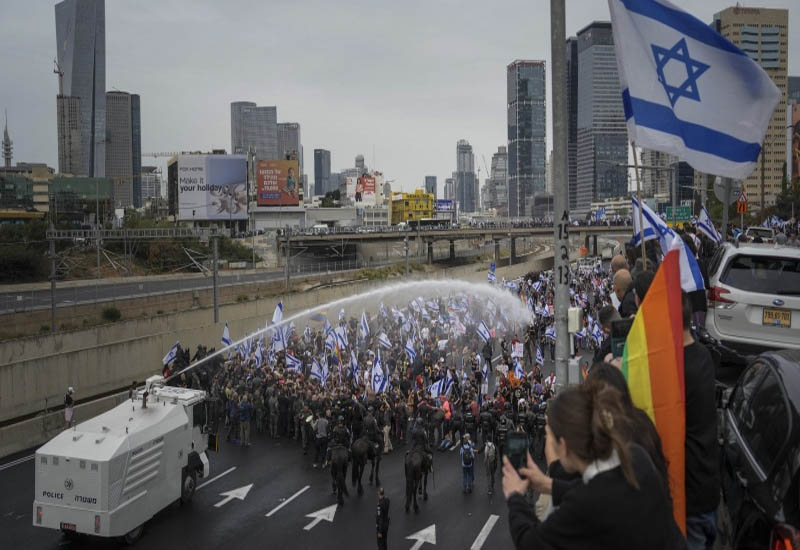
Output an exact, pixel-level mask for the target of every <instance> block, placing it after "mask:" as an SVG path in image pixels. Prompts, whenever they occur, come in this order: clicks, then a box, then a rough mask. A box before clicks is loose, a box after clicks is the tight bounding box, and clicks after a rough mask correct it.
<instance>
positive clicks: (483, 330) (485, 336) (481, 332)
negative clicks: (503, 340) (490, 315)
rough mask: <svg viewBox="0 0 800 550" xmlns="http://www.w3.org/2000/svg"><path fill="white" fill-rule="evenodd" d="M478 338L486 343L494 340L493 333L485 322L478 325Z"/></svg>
mask: <svg viewBox="0 0 800 550" xmlns="http://www.w3.org/2000/svg"><path fill="white" fill-rule="evenodd" d="M478 336H480V337H481V340H483V342H484V343H486V342H488V341H489V340H490V339H491V338H492V333H491V332H490V331H489V327H487V326H486V323H485V322H484V321H481V324H480V325H478Z"/></svg>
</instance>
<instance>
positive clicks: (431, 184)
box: [425, 176, 436, 199]
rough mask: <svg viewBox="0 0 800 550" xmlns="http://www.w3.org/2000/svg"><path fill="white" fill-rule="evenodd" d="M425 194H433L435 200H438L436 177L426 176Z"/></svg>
mask: <svg viewBox="0 0 800 550" xmlns="http://www.w3.org/2000/svg"><path fill="white" fill-rule="evenodd" d="M425 192H426V193H433V198H434V199H435V198H436V176H425Z"/></svg>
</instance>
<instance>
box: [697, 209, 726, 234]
mask: <svg viewBox="0 0 800 550" xmlns="http://www.w3.org/2000/svg"><path fill="white" fill-rule="evenodd" d="M697 229H699V230H700V231H701V232H702V233H704V234H705V235H706V237H708V238H709V239H711V240H712V241H714V242H716V243H721V242H722V235H720V234H719V231H717V228H716V227H714V222H713V221H712V220H711V216H709V214H708V210H706V205H705V204H704V205H703V206H701V207H700V218H699V219H698V220H697Z"/></svg>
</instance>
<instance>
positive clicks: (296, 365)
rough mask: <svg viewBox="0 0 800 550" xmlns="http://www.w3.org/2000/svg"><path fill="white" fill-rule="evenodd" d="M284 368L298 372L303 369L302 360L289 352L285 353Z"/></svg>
mask: <svg viewBox="0 0 800 550" xmlns="http://www.w3.org/2000/svg"><path fill="white" fill-rule="evenodd" d="M286 368H287V369H289V370H293V371H295V372H300V371H301V370H302V369H303V362H302V361H300V359H298V358H297V357H295V356H294V355H292V354H291V353H287V354H286Z"/></svg>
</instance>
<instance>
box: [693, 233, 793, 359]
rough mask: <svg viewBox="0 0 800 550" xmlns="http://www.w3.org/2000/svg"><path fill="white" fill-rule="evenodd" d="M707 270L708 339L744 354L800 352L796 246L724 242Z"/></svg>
mask: <svg viewBox="0 0 800 550" xmlns="http://www.w3.org/2000/svg"><path fill="white" fill-rule="evenodd" d="M708 272H709V281H710V288H709V289H708V314H707V315H706V330H708V332H709V334H710V335H711V336H713V337H714V338H716V339H717V340H720V341H721V342H722V343H723V344H725V345H727V346H728V347H730V348H733V349H735V350H736V351H738V352H739V353H743V354H757V353H760V352H762V351H764V350H768V349H800V248H792V247H788V246H777V245H767V244H738V245H737V244H735V243H724V244H723V245H722V246H720V247H719V249H718V250H717V252H716V254H714V257H713V258H712V260H711V264H710V265H709V269H708Z"/></svg>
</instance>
